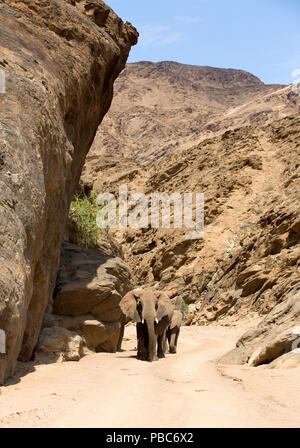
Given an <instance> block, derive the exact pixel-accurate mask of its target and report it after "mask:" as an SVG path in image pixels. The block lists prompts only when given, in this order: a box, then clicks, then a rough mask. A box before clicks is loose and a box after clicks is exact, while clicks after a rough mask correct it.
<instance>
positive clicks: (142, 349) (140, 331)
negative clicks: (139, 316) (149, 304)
mask: <svg viewBox="0 0 300 448" xmlns="http://www.w3.org/2000/svg"><path fill="white" fill-rule="evenodd" d="M136 336H137V359H140V360H141V361H147V359H148V350H147V341H146V338H145V329H144V328H143V324H141V323H137V324H136Z"/></svg>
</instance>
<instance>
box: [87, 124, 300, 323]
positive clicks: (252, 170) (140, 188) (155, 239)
mask: <svg viewBox="0 0 300 448" xmlns="http://www.w3.org/2000/svg"><path fill="white" fill-rule="evenodd" d="M298 159H299V115H297V116H295V117H288V118H285V119H283V120H280V121H278V122H274V123H272V124H271V125H268V126H266V127H264V128H261V129H254V128H251V127H245V128H241V129H238V130H235V131H228V132H226V133H224V134H223V135H222V136H221V137H217V138H214V139H210V140H206V141H204V142H202V143H201V144H199V145H197V146H195V147H193V148H191V149H189V150H186V151H184V152H182V153H180V154H177V155H173V156H171V157H168V158H166V159H164V160H162V161H160V162H158V163H157V164H154V165H153V166H152V167H151V168H149V169H148V170H145V169H142V168H139V167H138V166H137V165H136V164H135V165H134V164H131V165H130V164H129V163H127V164H126V166H125V168H124V171H122V169H121V165H120V163H121V162H120V161H119V163H118V162H117V159H116V158H114V157H111V158H109V157H107V158H106V159H105V160H102V159H101V158H98V159H97V160H96V159H95V158H94V159H93V162H94V169H93V170H92V169H90V170H89V169H88V167H87V166H86V167H85V170H84V172H83V176H82V181H83V182H87V183H90V184H92V185H94V188H95V189H96V191H99V192H100V191H109V192H113V193H115V195H116V197H118V186H119V184H120V183H124V184H127V185H128V192H129V194H130V193H133V192H144V193H145V194H146V195H147V196H148V197H150V194H151V192H154V191H159V192H167V193H170V194H171V193H174V192H179V193H181V194H183V193H184V192H187V191H192V192H203V193H204V195H205V234H204V238H203V239H199V240H186V238H185V229H173V228H171V229H163V228H160V229H152V228H145V229H138V230H135V229H125V230H118V231H117V232H116V236H117V237H118V239H119V241H120V242H121V244H122V247H123V250H124V255H125V260H126V261H127V263H128V264H129V266H130V267H131V269H132V271H133V273H134V275H135V278H136V282H137V283H138V284H145V283H147V284H154V283H156V284H158V285H159V287H160V288H161V289H163V290H165V291H166V292H168V294H169V295H170V296H171V297H172V298H173V299H174V301H177V302H178V303H179V302H181V301H182V300H183V301H185V302H186V303H192V302H200V303H199V308H200V311H199V313H198V314H197V313H195V316H193V317H194V323H196V322H198V321H199V322H210V321H215V320H216V319H219V318H221V317H222V316H225V315H232V316H233V317H234V316H236V318H237V319H238V318H239V317H240V316H242V315H247V313H248V312H249V310H250V311H253V312H258V313H261V314H267V313H268V312H269V311H271V309H272V308H273V307H274V306H275V305H276V304H277V303H278V302H279V301H281V300H284V298H285V297H287V293H288V291H289V288H290V286H293V285H294V284H295V283H296V282H298V281H299V229H298V227H299V223H298V219H299V211H300V210H299V166H298V165H299V164H298ZM102 165H103V166H105V167H109V168H108V170H109V176H108V177H107V178H105V177H104V176H98V175H97V173H98V172H101V170H102ZM172 213H173V211H172V210H171V223H172V220H173V215H172Z"/></svg>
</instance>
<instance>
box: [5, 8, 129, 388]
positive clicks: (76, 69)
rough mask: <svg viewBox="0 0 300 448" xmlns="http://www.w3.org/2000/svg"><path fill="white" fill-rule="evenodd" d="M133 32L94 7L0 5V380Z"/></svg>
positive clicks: (30, 339) (56, 247)
mask: <svg viewBox="0 0 300 448" xmlns="http://www.w3.org/2000/svg"><path fill="white" fill-rule="evenodd" d="M136 41H137V32H136V30H135V28H133V27H132V25H130V24H129V23H126V24H124V23H123V22H122V21H121V20H120V19H119V18H118V17H117V16H116V15H115V13H114V12H113V11H112V10H111V9H109V8H108V7H107V6H106V5H105V4H104V3H103V2H102V1H95V2H89V1H84V0H79V1H78V0H26V1H25V0H24V1H17V0H15V1H14V0H4V1H2V2H1V5H0V42H1V46H0V68H1V70H4V72H5V75H6V94H4V95H1V97H0V184H1V192H0V208H1V211H0V259H1V263H0V328H1V329H3V330H4V331H5V333H6V354H0V382H2V381H3V380H4V379H5V378H6V377H7V376H9V375H10V374H12V373H13V371H14V368H15V365H16V360H17V359H18V358H19V359H21V360H29V359H30V358H31V356H32V353H33V350H34V347H35V345H36V343H37V340H38V336H39V332H40V328H41V324H42V319H43V315H44V312H45V310H46V308H47V306H48V304H49V298H50V297H51V296H52V292H53V288H54V286H55V279H56V274H57V269H58V263H59V254H60V248H61V242H62V236H63V232H64V228H65V224H66V217H67V213H68V209H69V204H70V200H71V197H72V193H73V190H74V188H75V186H76V185H77V182H78V180H79V177H80V173H81V169H82V166H83V164H84V160H85V156H86V154H87V152H88V150H89V148H90V146H91V144H92V142H93V139H94V136H95V133H96V130H97V127H98V125H99V123H100V122H101V120H102V119H103V117H104V115H105V113H106V112H107V110H108V108H109V106H110V104H111V100H112V94H113V83H114V80H115V79H116V77H117V76H118V74H119V73H120V71H121V70H122V69H123V68H124V66H125V63H126V59H127V56H128V53H129V50H130V47H131V46H132V45H134V44H135V43H136Z"/></svg>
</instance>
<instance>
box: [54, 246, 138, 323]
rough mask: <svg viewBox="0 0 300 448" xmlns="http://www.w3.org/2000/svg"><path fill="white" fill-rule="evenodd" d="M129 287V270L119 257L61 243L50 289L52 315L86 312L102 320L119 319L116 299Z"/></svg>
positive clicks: (75, 314)
mask: <svg viewBox="0 0 300 448" xmlns="http://www.w3.org/2000/svg"><path fill="white" fill-rule="evenodd" d="M131 289H132V283H131V274H130V271H129V269H128V268H127V266H126V264H125V262H124V261H123V260H121V259H120V258H116V257H113V256H110V255H105V254H101V253H98V252H95V251H92V250H89V249H83V248H80V247H78V246H76V245H74V244H70V243H64V244H63V246H62V252H61V260H60V267H59V271H58V276H57V282H56V288H55V292H54V303H53V311H54V313H55V314H58V315H69V316H81V315H85V314H89V313H90V314H92V315H93V316H94V317H96V318H97V319H98V320H100V321H102V322H106V323H113V322H119V321H120V317H121V310H120V307H119V302H120V300H121V298H122V297H123V296H124V295H125V294H126V293H127V292H128V291H130V290H131Z"/></svg>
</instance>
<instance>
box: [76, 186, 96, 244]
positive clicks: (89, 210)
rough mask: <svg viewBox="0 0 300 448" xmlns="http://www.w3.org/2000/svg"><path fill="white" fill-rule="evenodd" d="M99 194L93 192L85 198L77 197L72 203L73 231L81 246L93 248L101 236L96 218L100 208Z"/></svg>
mask: <svg viewBox="0 0 300 448" xmlns="http://www.w3.org/2000/svg"><path fill="white" fill-rule="evenodd" d="M96 198H97V193H95V192H93V193H91V195H90V196H85V197H84V198H79V197H75V198H74V200H73V201H72V202H71V207H70V219H71V222H72V231H73V232H74V233H75V235H76V239H77V242H78V244H79V245H82V246H83V247H89V248H93V247H95V246H96V245H97V241H98V239H99V237H100V236H101V230H100V229H99V227H98V226H97V223H96V217H97V213H98V211H99V207H98V206H97V204H96Z"/></svg>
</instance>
